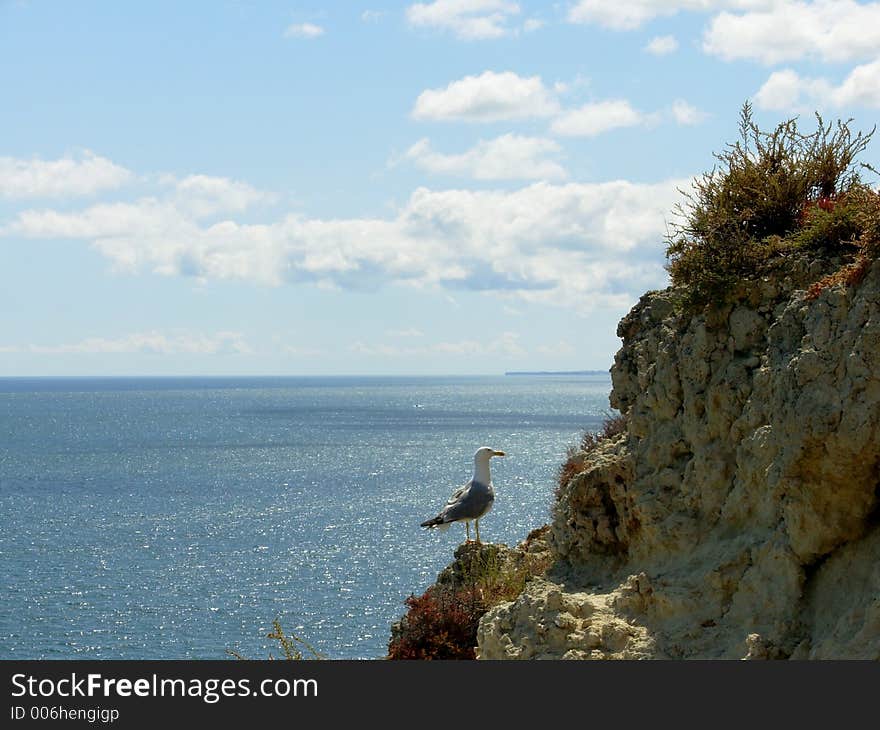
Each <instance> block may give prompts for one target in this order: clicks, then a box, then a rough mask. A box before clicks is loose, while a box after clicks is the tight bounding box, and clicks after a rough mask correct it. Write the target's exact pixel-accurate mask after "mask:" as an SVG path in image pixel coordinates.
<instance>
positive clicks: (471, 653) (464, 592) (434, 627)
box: [388, 586, 487, 660]
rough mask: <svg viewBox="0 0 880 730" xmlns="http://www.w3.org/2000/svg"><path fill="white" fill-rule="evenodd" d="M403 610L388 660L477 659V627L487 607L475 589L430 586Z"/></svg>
mask: <svg viewBox="0 0 880 730" xmlns="http://www.w3.org/2000/svg"><path fill="white" fill-rule="evenodd" d="M406 606H407V608H408V609H409V610H408V611H407V613H406V615H405V616H404V617H403V618H402V619H401V621H400V624H399V625H398V626H397V627H396V628H395V630H394V633H393V636H392V638H391V642H390V643H389V645H388V658H389V659H421V660H425V659H476V652H475V647H476V645H477V625H478V624H479V622H480V617H481V616H482V615H483V614H484V613H485V612H486V609H487V606H486V605H485V604H484V602H483V599H482V597H481V595H480V592H479V590H478V589H477V588H476V587H475V586H463V587H457V588H453V587H451V586H431V587H430V588H428V590H426V591H425V592H424V593H423V594H422V595H421V596H415V595H412V596H410V597H409V598H407V599H406Z"/></svg>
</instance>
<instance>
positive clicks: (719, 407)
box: [478, 263, 880, 659]
mask: <svg viewBox="0 0 880 730" xmlns="http://www.w3.org/2000/svg"><path fill="white" fill-rule="evenodd" d="M820 266H821V264H818V263H814V264H813V265H812V266H807V265H803V266H802V269H803V270H802V271H800V273H798V269H797V266H794V267H793V268H792V271H791V272H790V273H789V275H788V276H787V277H785V278H783V277H778V278H776V279H768V280H765V281H762V282H759V283H757V284H755V283H752V284H751V285H749V286H743V287H742V288H741V290H740V291H739V292H737V294H736V296H735V297H734V300H733V303H731V304H725V305H724V306H713V307H708V308H706V309H705V310H704V311H702V312H700V313H697V314H694V313H692V312H690V313H682V312H681V311H680V309H679V308H677V307H676V306H675V301H676V292H675V291H674V290H671V289H669V290H666V291H662V292H651V293H648V294H646V295H645V296H643V297H642V299H641V301H640V302H639V303H638V304H637V305H636V306H635V307H634V308H633V310H632V311H631V312H630V313H629V314H628V315H627V316H626V317H625V318H624V319H623V320H622V321H621V322H620V325H619V327H618V335H619V336H620V337H621V338H622V339H623V346H622V348H621V349H620V351H619V352H618V353H617V356H616V358H615V363H614V366H613V367H612V370H611V374H612V382H613V390H612V393H611V405H612V406H613V407H615V408H617V409H619V410H620V411H621V412H622V413H623V414H625V415H626V417H627V431H626V433H624V434H622V435H620V436H619V437H617V438H615V439H613V440H606V441H604V442H602V443H601V445H600V446H599V447H598V448H596V449H595V450H593V451H592V452H591V453H589V454H585V455H584V457H583V463H584V467H583V470H582V471H581V472H580V473H579V474H577V475H576V476H574V477H573V478H572V479H570V481H569V482H568V483H567V484H565V485H564V486H563V488H562V490H561V493H560V499H559V502H558V504H557V505H556V506H555V508H554V513H553V520H552V523H551V540H550V542H551V547H552V550H553V555H554V559H555V561H556V562H555V567H554V568H553V569H552V570H551V572H550V573H549V574H548V577H547V578H546V579H545V580H535V581H531V582H530V583H529V584H528V585H527V586H526V589H525V591H524V592H523V594H522V595H521V596H520V597H519V598H517V599H516V600H515V601H513V602H511V603H505V604H502V605H500V606H497V607H496V608H494V609H493V610H491V611H490V612H489V613H488V614H487V615H486V616H484V617H483V619H482V621H481V622H480V628H479V632H478V642H479V655H480V657H481V658H484V659H502V658H520V659H530V658H731V659H732V658H789V657H790V658H812V659H822V658H872V659H880V519H878V516H880V514H878V513H880V509H878V496H880V492H878V478H880V474H878V469H880V263H875V264H874V265H873V267H872V268H871V269H869V270H868V272H867V274H866V276H865V278H864V279H863V280H862V282H861V283H859V284H857V285H854V286H849V287H847V286H844V285H840V284H839V285H835V286H830V287H828V288H827V289H825V290H824V291H822V292H821V293H820V294H819V295H818V296H816V297H814V298H810V297H809V296H808V295H807V293H806V292H805V290H804V288H803V285H804V282H805V281H807V280H808V279H809V278H810V276H812V279H813V280H815V279H816V278H818V276H816V274H817V267H820Z"/></svg>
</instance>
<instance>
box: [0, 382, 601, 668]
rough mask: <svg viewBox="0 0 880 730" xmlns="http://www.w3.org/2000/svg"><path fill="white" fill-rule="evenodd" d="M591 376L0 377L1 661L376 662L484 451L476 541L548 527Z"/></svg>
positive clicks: (443, 540) (426, 577)
mask: <svg viewBox="0 0 880 730" xmlns="http://www.w3.org/2000/svg"><path fill="white" fill-rule="evenodd" d="M609 391H610V378H609V377H608V376H602V375H534V376H518V377H515V378H513V377H506V376H503V375H497V376H445V377H440V376H381V375H376V376H342V375H338V376H245V377H238V376H146V377H144V376H70V377H53V376H39V377H31V376H25V377H3V378H0V516H2V525H3V531H2V535H0V563H2V570H3V575H4V581H5V586H4V589H5V590H4V593H5V595H6V599H5V603H6V610H5V611H4V614H3V616H2V617H0V658H4V659H12V658H18V659H25V658H26V659H52V658H55V659H73V658H99V659H186V658H199V659H216V658H224V657H226V656H228V654H227V650H229V651H234V652H238V653H240V654H241V655H243V656H246V657H250V658H266V657H267V656H268V655H269V652H275V653H277V648H276V647H275V646H273V644H274V642H272V641H271V640H268V639H267V638H266V636H265V635H266V633H267V632H268V631H270V630H271V626H272V621H273V620H274V619H276V618H277V619H279V620H280V622H281V624H282V626H283V627H284V629H285V630H286V631H288V632H292V633H295V634H297V635H299V636H301V637H302V638H304V639H305V640H307V641H308V642H309V643H310V644H312V645H313V646H314V647H315V648H316V649H317V650H318V651H319V652H320V653H321V654H323V655H324V656H327V657H328V658H331V659H337V658H338V659H351V658H360V659H367V658H379V657H382V656H384V654H385V649H386V646H387V640H388V634H389V630H390V626H391V623H393V621H395V620H396V619H397V618H399V617H400V616H401V615H402V614H403V613H404V611H405V607H404V605H403V601H404V600H405V598H406V597H407V596H409V595H410V594H411V593H421V592H422V591H423V590H424V589H425V588H426V587H427V586H428V585H429V584H430V583H431V582H432V581H433V580H434V578H435V576H436V574H437V572H438V571H439V570H440V569H442V568H443V567H444V566H445V565H446V564H447V563H448V562H449V561H450V560H451V558H452V552H453V550H454V549H455V547H456V546H457V545H458V544H459V543H460V542H461V541H462V540H463V538H464V529H463V528H462V527H460V526H457V525H455V526H453V527H452V529H450V530H449V531H448V532H446V533H440V532H438V531H427V530H424V529H421V528H419V523H420V522H421V521H423V520H424V519H426V518H428V517H431V516H433V515H434V514H436V512H437V511H438V509H439V508H440V506H442V504H443V502H444V501H445V500H446V498H447V497H448V496H449V494H450V492H451V491H452V489H454V488H455V487H457V486H459V485H460V484H463V483H464V482H465V481H466V480H467V479H468V478H469V477H470V474H471V471H472V464H473V461H472V460H473V453H474V451H475V450H476V448H477V447H479V446H482V445H489V446H492V447H494V448H498V449H501V450H504V451H505V452H506V453H507V456H506V457H505V458H503V459H496V460H494V461H493V481H494V483H495V487H496V492H497V500H496V504H495V508H494V509H493V511H492V512H491V513H490V514H489V515H487V516H486V518H485V519H484V520H483V521H482V522H481V534H482V537H483V539H484V541H487V542H506V543H508V544H512V543H516V542H519V541H520V540H522V539H524V538H525V536H526V534H527V533H528V532H529V531H530V530H531V529H533V528H534V527H538V526H540V525H541V524H543V523H544V522H546V521H547V517H548V513H549V507H550V503H551V498H552V493H553V489H554V486H555V484H554V481H555V474H556V470H557V469H558V467H559V465H560V464H561V462H562V459H563V457H564V454H565V451H566V449H567V447H568V446H569V445H570V444H572V443H573V442H574V441H575V440H576V439H577V438H578V436H579V435H580V434H581V433H582V431H583V430H584V429H588V428H595V427H597V426H598V424H599V423H600V422H601V420H602V417H603V415H604V413H606V412H607V411H608V410H609V407H608V393H609Z"/></svg>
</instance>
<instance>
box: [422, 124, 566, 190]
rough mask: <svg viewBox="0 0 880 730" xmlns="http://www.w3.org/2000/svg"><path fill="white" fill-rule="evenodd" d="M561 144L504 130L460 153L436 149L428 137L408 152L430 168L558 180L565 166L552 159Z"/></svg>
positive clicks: (481, 175)
mask: <svg viewBox="0 0 880 730" xmlns="http://www.w3.org/2000/svg"><path fill="white" fill-rule="evenodd" d="M561 150H562V148H561V147H560V146H559V145H558V144H557V143H556V142H554V141H553V140H551V139H544V138H541V137H525V136H522V135H518V134H505V135H502V136H501V137H496V138H495V139H492V140H488V141H483V140H481V141H480V142H478V143H477V144H476V145H475V146H474V147H472V148H471V149H469V150H467V151H466V152H463V153H461V154H458V155H446V154H442V153H439V152H435V151H434V150H433V149H431V144H430V142H429V141H428V140H427V139H422V140H419V141H418V142H416V143H415V144H414V145H413V146H412V147H410V148H409V150H407V152H406V157H407V159H409V160H411V161H412V162H413V163H415V164H416V165H417V166H419V167H420V168H422V169H423V170H427V171H428V172H432V173H436V174H445V175H459V176H464V177H471V178H474V179H476V180H559V179H562V178H565V177H566V173H565V169H564V168H563V167H562V166H561V165H560V164H559V163H558V162H556V161H554V160H553V159H550V158H552V157H556V156H558V155H559V153H560V152H561Z"/></svg>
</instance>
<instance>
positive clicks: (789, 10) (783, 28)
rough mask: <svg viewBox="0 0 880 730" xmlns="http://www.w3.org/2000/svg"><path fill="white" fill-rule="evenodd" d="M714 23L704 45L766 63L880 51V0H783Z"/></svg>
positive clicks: (868, 54) (868, 56) (842, 57)
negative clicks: (800, 0)
mask: <svg viewBox="0 0 880 730" xmlns="http://www.w3.org/2000/svg"><path fill="white" fill-rule="evenodd" d="M764 5H765V6H766V7H764V8H762V9H759V10H753V11H750V12H744V13H739V14H734V13H731V12H723V13H720V14H719V15H718V16H716V17H715V18H713V19H712V20H711V22H710V23H709V27H708V28H707V30H706V33H705V36H704V39H703V48H704V50H705V51H706V52H707V53H711V54H714V55H717V56H720V57H721V58H723V59H725V60H728V61H730V60H735V59H752V60H757V61H760V62H762V63H766V64H777V63H782V62H785V61H795V60H799V59H803V58H807V57H815V58H819V59H821V60H823V61H831V62H838V61H848V60H856V59H873V58H876V57H877V55H878V52H880V2H869V3H858V2H855V1H854V0H816V1H815V2H793V1H792V0H778V1H777V2H772V3H771V2H768V3H765V4H764Z"/></svg>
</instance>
